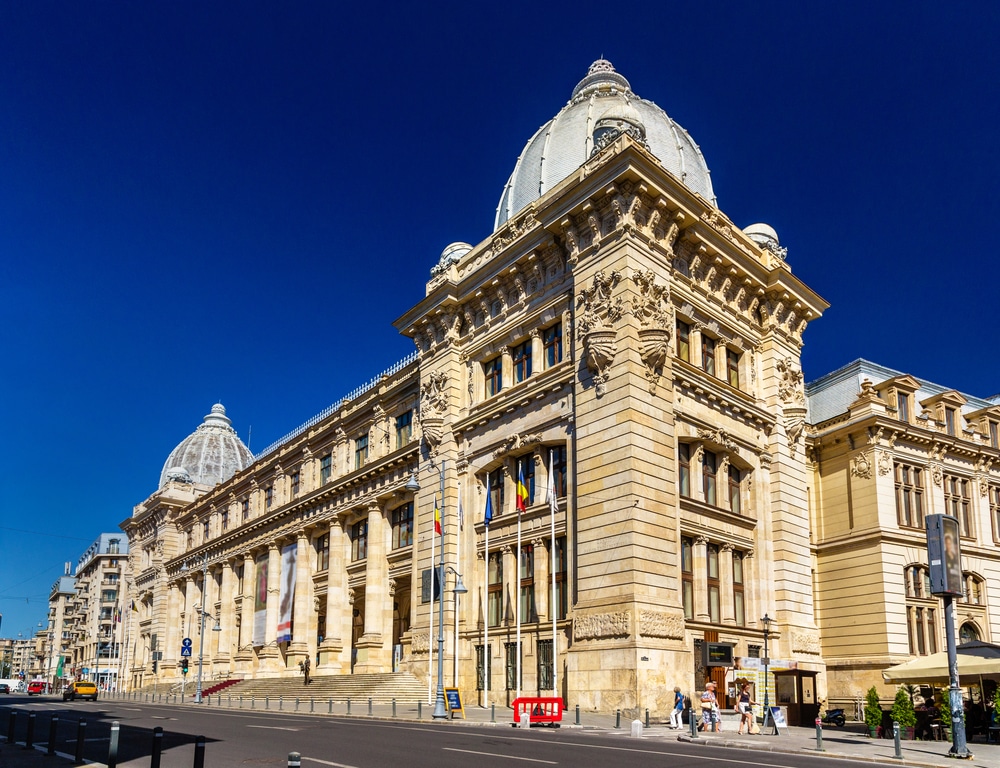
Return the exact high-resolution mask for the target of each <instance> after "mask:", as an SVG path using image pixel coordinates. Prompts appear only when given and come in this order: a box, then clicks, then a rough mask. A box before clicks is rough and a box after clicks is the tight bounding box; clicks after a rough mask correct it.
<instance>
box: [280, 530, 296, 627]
mask: <svg viewBox="0 0 1000 768" xmlns="http://www.w3.org/2000/svg"><path fill="white" fill-rule="evenodd" d="M296 552H297V545H296V544H288V545H287V546H286V547H285V548H284V549H282V550H281V591H280V593H279V594H278V638H277V639H278V642H279V643H287V642H289V641H290V640H291V639H292V605H293V604H294V603H295V556H296Z"/></svg>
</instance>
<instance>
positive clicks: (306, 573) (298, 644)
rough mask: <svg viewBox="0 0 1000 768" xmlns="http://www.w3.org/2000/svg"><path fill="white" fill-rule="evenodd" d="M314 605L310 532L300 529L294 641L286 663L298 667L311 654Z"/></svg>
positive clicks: (290, 666) (293, 622) (296, 568)
mask: <svg viewBox="0 0 1000 768" xmlns="http://www.w3.org/2000/svg"><path fill="white" fill-rule="evenodd" d="M311 605H312V558H310V557H309V534H308V533H307V532H306V531H299V533H298V534H297V535H296V537H295V602H294V604H293V605H292V642H291V643H290V644H289V646H288V653H287V656H286V659H285V661H286V665H287V667H288V668H289V669H293V668H296V667H297V666H298V665H299V663H300V662H302V661H305V660H306V659H307V658H309V656H310V652H309V648H310V645H311V643H310V638H309V606H311Z"/></svg>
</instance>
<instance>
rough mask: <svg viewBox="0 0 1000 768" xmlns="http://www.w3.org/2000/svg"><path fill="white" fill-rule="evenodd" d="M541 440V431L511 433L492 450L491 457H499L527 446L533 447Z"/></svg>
mask: <svg viewBox="0 0 1000 768" xmlns="http://www.w3.org/2000/svg"><path fill="white" fill-rule="evenodd" d="M541 442H542V433H541V432H538V433H536V434H533V435H531V434H527V435H522V434H513V435H511V436H510V437H508V438H507V439H506V440H504V441H503V442H502V443H501V444H500V446H499V447H498V448H497V449H496V450H495V451H493V458H494V459H499V458H501V457H503V456H506V455H508V454H510V453H520V452H522V451H524V450H526V449H527V448H529V447H534V446H536V445H538V444H539V443H541Z"/></svg>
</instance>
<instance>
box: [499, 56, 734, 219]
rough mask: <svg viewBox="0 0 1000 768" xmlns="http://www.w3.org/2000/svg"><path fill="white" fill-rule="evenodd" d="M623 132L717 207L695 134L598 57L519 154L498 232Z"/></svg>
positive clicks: (503, 196) (502, 198) (503, 201)
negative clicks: (684, 127)
mask: <svg viewBox="0 0 1000 768" xmlns="http://www.w3.org/2000/svg"><path fill="white" fill-rule="evenodd" d="M621 133H629V134H630V135H632V136H633V137H635V138H636V139H637V140H638V141H640V142H642V143H644V144H645V145H646V146H647V147H648V148H649V151H650V152H652V153H653V154H654V155H656V157H657V159H659V161H660V163H661V165H663V167H664V168H666V169H667V170H668V171H670V173H672V174H673V175H674V176H676V177H677V178H678V179H680V181H681V182H682V183H683V184H684V185H685V186H686V187H687V188H688V189H690V190H691V191H692V192H697V193H698V194H699V195H701V196H702V197H704V198H705V199H706V200H708V201H709V202H710V203H711V204H713V205H714V204H715V192H714V191H713V190H712V179H711V176H710V174H709V170H708V166H707V165H706V163H705V158H704V157H703V156H702V154H701V150H700V149H699V148H698V145H697V144H695V142H694V140H693V139H692V138H691V136H689V135H688V133H687V131H685V130H684V129H683V128H681V127H680V126H679V125H677V123H675V122H674V121H673V120H671V119H670V118H669V117H668V116H667V114H666V113H665V112H664V111H663V110H662V109H660V108H659V107H658V106H656V104H654V103H653V102H651V101H646V100H645V99H641V98H639V97H638V96H636V95H635V94H634V93H632V86H631V85H629V82H628V80H626V79H625V78H624V77H623V76H622V75H621V74H619V73H618V72H616V71H615V68H614V67H613V66H611V62H609V61H607V60H605V59H599V60H598V61H595V62H594V63H593V64H591V65H590V69H589V70H588V71H587V74H586V76H585V77H584V78H583V79H582V80H581V81H580V82H579V83H577V85H576V88H574V89H573V94H572V96H571V98H570V101H569V103H568V104H567V105H566V106H565V107H563V108H562V109H561V110H560V111H559V113H558V114H557V115H556V116H555V117H553V118H552V119H551V120H549V121H548V122H547V123H545V125H543V126H542V127H541V128H539V129H538V131H537V132H536V133H535V135H534V136H532V137H531V138H530V139H529V140H528V143H527V144H526V145H525V147H524V149H523V150H522V151H521V154H520V156H519V157H518V158H517V163H516V164H515V166H514V171H513V173H511V175H510V178H509V179H508V180H507V184H506V185H505V186H504V189H503V193H502V194H501V196H500V204H499V205H498V206H497V213H496V219H495V220H494V229H499V228H500V227H501V226H502V225H503V224H504V223H505V222H506V221H507V220H508V219H510V218H511V217H513V216H514V215H515V214H516V213H517V212H518V211H520V210H521V209H522V208H524V207H525V206H526V205H529V204H530V203H532V202H534V201H535V200H537V199H538V198H540V197H541V196H542V195H544V194H545V193H546V192H548V191H549V190H551V189H552V188H553V187H555V186H556V185H557V184H558V183H559V182H560V181H562V180H563V179H565V178H566V177H567V176H569V175H570V174H571V173H573V171H575V170H576V169H577V168H579V167H580V166H581V165H583V164H584V163H585V162H587V160H588V159H589V158H590V156H591V154H592V153H593V151H594V149H595V147H596V148H600V147H601V146H603V145H604V144H606V143H609V142H610V141H612V140H613V139H614V138H617V136H618V135H619V134H621Z"/></svg>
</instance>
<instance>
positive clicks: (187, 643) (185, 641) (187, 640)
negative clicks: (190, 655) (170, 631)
mask: <svg viewBox="0 0 1000 768" xmlns="http://www.w3.org/2000/svg"><path fill="white" fill-rule="evenodd" d="M181 647H182V648H190V647H191V638H190V637H185V638H184V639H183V640H181Z"/></svg>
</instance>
